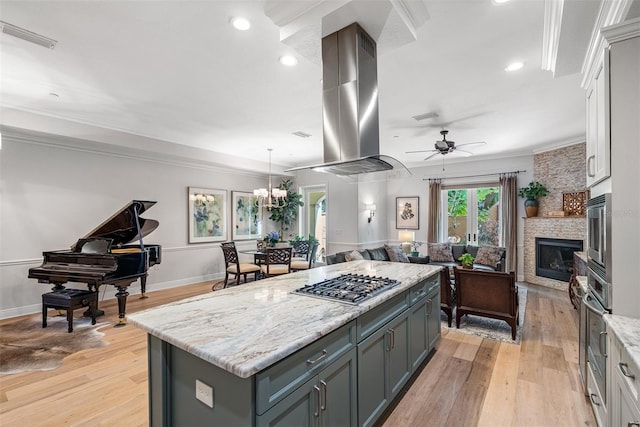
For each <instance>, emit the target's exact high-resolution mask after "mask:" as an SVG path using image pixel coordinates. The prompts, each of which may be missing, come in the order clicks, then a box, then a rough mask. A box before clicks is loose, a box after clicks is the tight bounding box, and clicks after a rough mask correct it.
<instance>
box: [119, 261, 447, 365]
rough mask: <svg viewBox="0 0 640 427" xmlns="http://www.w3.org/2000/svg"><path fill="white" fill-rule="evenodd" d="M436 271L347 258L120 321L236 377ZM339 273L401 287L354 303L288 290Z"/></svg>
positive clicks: (429, 267)
mask: <svg viewBox="0 0 640 427" xmlns="http://www.w3.org/2000/svg"><path fill="white" fill-rule="evenodd" d="M440 268H441V267H439V266H434V265H426V264H413V263H398V262H387V261H351V262H346V263H340V264H334V265H330V266H325V267H319V268H313V269H311V270H307V271H300V272H297V273H292V274H286V275H283V276H279V277H272V278H269V279H264V280H259V281H257V282H250V283H247V284H241V285H240V286H234V287H231V288H227V289H223V290H220V291H215V292H210V293H207V294H204V295H199V296H195V297H191V298H187V299H184V300H182V301H176V302H173V303H171V304H167V305H163V306H159V307H155V308H152V309H149V310H145V311H141V312H138V313H134V314H131V315H128V316H127V321H128V322H129V323H131V324H133V325H135V326H138V327H140V328H142V329H144V330H146V331H147V332H148V333H149V334H151V335H153V336H155V337H157V338H159V339H161V340H164V341H166V342H168V343H170V344H172V345H174V346H176V347H178V348H180V349H182V350H185V351H187V352H189V353H191V354H193V355H195V356H197V357H200V358H201V359H204V360H206V361H207V362H209V363H212V364H213V365H215V366H218V367H219V368H222V369H224V370H226V371H228V372H230V373H232V374H234V375H237V376H239V377H241V378H248V377H250V376H252V375H254V374H255V373H257V372H259V371H261V370H263V369H264V368H266V367H268V366H271V365H272V364H274V363H276V362H278V361H280V360H282V359H283V358H285V357H286V356H288V355H290V354H292V353H294V352H295V351H297V350H299V349H301V348H302V347H304V346H306V345H308V344H310V343H312V342H314V341H316V340H318V339H319V338H321V337H322V336H325V335H327V334H328V333H330V332H331V331H333V330H335V329H337V328H339V327H340V326H342V325H345V324H347V323H348V322H349V321H351V320H353V319H355V318H357V317H358V316H360V315H361V314H363V313H365V312H366V311H369V310H370V309H372V308H373V307H376V306H378V305H380V304H381V303H383V302H384V301H387V300H389V299H390V298H392V297H394V296H396V295H398V294H400V293H402V292H403V291H405V290H407V289H408V288H410V287H411V286H413V285H414V284H416V283H418V282H420V281H422V280H424V279H426V278H427V277H429V276H431V275H433V274H434V273H436V272H437V271H439V270H440ZM345 273H359V274H366V275H370V276H379V277H380V276H381V277H388V278H390V279H395V280H398V281H400V282H401V283H400V284H399V285H397V286H395V287H393V288H391V289H389V290H388V291H386V292H382V293H381V294H379V295H377V296H375V297H373V298H371V299H369V300H366V301H364V302H362V303H360V304H358V305H352V304H345V303H341V302H335V301H330V300H325V299H320V298H314V297H310V296H306V295H297V294H292V293H291V291H293V290H295V289H297V288H299V287H302V286H304V285H306V284H309V283H317V282H320V281H322V280H325V279H327V278H332V277H336V276H339V275H340V274H345Z"/></svg>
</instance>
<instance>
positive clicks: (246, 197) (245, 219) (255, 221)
mask: <svg viewBox="0 0 640 427" xmlns="http://www.w3.org/2000/svg"><path fill="white" fill-rule="evenodd" d="M261 235H262V223H261V221H260V210H259V208H258V196H254V195H253V193H245V192H242V191H232V192H231V236H232V237H231V239H232V240H249V239H258V238H260V237H261Z"/></svg>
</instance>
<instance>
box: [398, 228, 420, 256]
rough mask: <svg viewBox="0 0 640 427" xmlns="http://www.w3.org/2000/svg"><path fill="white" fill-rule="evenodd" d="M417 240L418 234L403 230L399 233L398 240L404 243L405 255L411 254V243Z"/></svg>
mask: <svg viewBox="0 0 640 427" xmlns="http://www.w3.org/2000/svg"><path fill="white" fill-rule="evenodd" d="M415 239H416V233H415V232H413V231H408V230H402V231H400V232H398V240H400V241H401V242H402V250H404V251H405V253H407V254H408V253H409V252H411V242H413V241H414V240H415Z"/></svg>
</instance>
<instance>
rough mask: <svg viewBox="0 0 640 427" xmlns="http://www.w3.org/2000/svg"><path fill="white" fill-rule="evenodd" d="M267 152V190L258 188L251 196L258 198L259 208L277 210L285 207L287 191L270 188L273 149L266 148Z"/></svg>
mask: <svg viewBox="0 0 640 427" xmlns="http://www.w3.org/2000/svg"><path fill="white" fill-rule="evenodd" d="M267 151H269V188H258V189H257V190H253V195H254V196H258V203H259V204H260V206H262V207H265V208H267V209H272V208H279V207H282V206H284V205H285V203H286V201H287V190H281V189H280V188H272V186H271V152H272V151H273V148H267Z"/></svg>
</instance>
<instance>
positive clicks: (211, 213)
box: [188, 187, 228, 243]
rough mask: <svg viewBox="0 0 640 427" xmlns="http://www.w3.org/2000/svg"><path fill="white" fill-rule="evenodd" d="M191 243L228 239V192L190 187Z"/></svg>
mask: <svg viewBox="0 0 640 427" xmlns="http://www.w3.org/2000/svg"><path fill="white" fill-rule="evenodd" d="M188 202H189V243H206V242H219V241H224V240H227V235H228V234H227V192H226V191H225V190H213V189H210V188H196V187H189V198H188Z"/></svg>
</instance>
